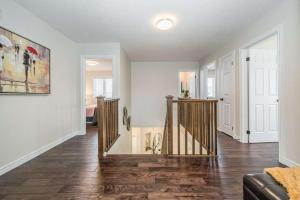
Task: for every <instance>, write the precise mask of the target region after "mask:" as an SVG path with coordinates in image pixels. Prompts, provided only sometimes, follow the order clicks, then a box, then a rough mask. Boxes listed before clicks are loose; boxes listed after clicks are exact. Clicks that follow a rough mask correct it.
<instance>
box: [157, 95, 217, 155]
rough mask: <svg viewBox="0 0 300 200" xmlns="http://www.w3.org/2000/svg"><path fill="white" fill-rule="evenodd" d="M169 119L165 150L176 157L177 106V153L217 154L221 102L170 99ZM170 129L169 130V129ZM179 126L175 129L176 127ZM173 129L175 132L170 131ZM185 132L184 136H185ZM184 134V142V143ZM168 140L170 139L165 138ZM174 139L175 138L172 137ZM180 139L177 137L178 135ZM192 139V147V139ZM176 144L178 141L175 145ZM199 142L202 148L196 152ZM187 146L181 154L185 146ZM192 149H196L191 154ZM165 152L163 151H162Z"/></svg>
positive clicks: (169, 97) (167, 119)
mask: <svg viewBox="0 0 300 200" xmlns="http://www.w3.org/2000/svg"><path fill="white" fill-rule="evenodd" d="M166 98H167V117H166V124H167V125H165V130H164V132H167V133H168V134H167V135H166V134H164V138H163V141H165V140H166V141H167V142H168V144H167V145H165V144H164V143H163V144H162V149H164V148H165V146H167V154H168V155H172V154H173V104H176V105H177V124H176V125H177V154H178V155H181V154H185V155H188V154H192V155H195V154H198V155H217V102H218V101H217V100H204V99H183V98H179V99H178V100H173V96H167V97H166ZM166 127H167V128H166ZM174 127H175V126H174ZM169 128H171V129H169ZM182 130H183V133H182ZM182 134H183V135H184V136H183V138H184V139H183V140H182V137H181V136H182ZM165 136H166V137H167V139H166V138H165ZM170 136H171V137H170ZM175 137H176V136H175ZM189 137H191V142H190V143H191V144H189V142H188V138H189ZM174 143H175V142H174ZM196 143H197V146H198V148H199V149H196ZM182 146H183V147H184V148H183V149H184V150H183V152H181V147H182ZM188 149H192V151H191V153H189V152H188ZM162 153H163V151H162Z"/></svg>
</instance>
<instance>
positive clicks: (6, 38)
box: [0, 27, 50, 94]
mask: <svg viewBox="0 0 300 200" xmlns="http://www.w3.org/2000/svg"><path fill="white" fill-rule="evenodd" d="M0 94H50V49H48V48H46V47H44V46H42V45H40V44H37V43H35V42H33V41H31V40H29V39H26V38H24V37H22V36H20V35H18V34H15V33H13V32H11V31H9V30H7V29H4V28H2V27H0Z"/></svg>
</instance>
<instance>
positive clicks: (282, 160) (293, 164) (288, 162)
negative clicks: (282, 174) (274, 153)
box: [279, 156, 300, 167]
mask: <svg viewBox="0 0 300 200" xmlns="http://www.w3.org/2000/svg"><path fill="white" fill-rule="evenodd" d="M279 162H280V163H282V164H284V165H286V166H288V167H300V164H299V163H296V162H294V161H292V160H289V159H287V158H285V157H282V156H280V157H279Z"/></svg>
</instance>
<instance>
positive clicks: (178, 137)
mask: <svg viewBox="0 0 300 200" xmlns="http://www.w3.org/2000/svg"><path fill="white" fill-rule="evenodd" d="M180 113H181V103H180V102H179V101H178V102H177V144H178V145H177V148H178V149H177V151H178V155H180V116H181V115H180Z"/></svg>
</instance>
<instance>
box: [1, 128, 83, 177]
mask: <svg viewBox="0 0 300 200" xmlns="http://www.w3.org/2000/svg"><path fill="white" fill-rule="evenodd" d="M76 135H82V133H81V132H80V131H76V132H74V133H70V134H68V135H66V136H65V137H63V138H60V139H58V140H56V141H54V142H51V143H49V144H47V145H45V146H43V147H41V148H39V149H37V150H35V151H32V152H30V153H28V154H26V155H24V156H22V157H20V158H18V159H17V160H14V161H12V162H10V163H8V164H6V165H4V166H0V176H1V175H3V174H5V173H7V172H9V171H11V170H13V169H15V168H16V167H19V166H20V165H22V164H24V163H26V162H28V161H30V160H32V159H33V158H35V157H37V156H39V155H41V154H42V153H45V152H46V151H48V150H50V149H52V148H53V147H55V146H57V145H59V144H61V143H63V142H65V141H67V140H69V139H71V138H72V137H74V136H76Z"/></svg>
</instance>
